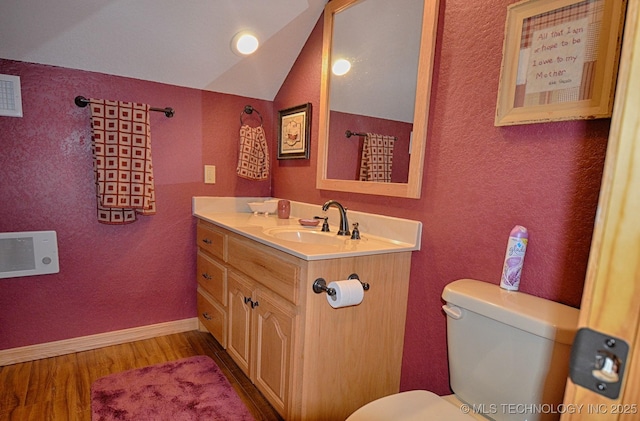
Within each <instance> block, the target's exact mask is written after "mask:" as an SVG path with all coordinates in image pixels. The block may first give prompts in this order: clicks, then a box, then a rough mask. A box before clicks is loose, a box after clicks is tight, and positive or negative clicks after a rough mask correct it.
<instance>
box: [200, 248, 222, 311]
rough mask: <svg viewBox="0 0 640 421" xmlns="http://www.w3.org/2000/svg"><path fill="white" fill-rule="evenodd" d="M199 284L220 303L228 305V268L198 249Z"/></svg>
mask: <svg viewBox="0 0 640 421" xmlns="http://www.w3.org/2000/svg"><path fill="white" fill-rule="evenodd" d="M196 266H197V269H196V270H197V274H198V284H199V285H200V286H201V287H202V288H203V289H204V290H206V291H207V292H208V293H209V294H210V295H211V296H212V297H213V298H215V299H216V300H217V301H218V302H219V303H220V304H222V305H223V306H225V307H226V305H227V268H226V267H224V266H223V265H221V264H220V263H218V262H216V261H215V260H214V259H212V258H211V257H209V256H207V255H206V254H204V253H203V252H202V251H200V250H198V259H197V265H196Z"/></svg>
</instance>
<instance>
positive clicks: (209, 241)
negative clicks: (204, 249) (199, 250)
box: [202, 238, 213, 244]
mask: <svg viewBox="0 0 640 421" xmlns="http://www.w3.org/2000/svg"><path fill="white" fill-rule="evenodd" d="M202 242H203V243H205V244H212V243H213V241H211V240H210V239H208V238H203V239H202Z"/></svg>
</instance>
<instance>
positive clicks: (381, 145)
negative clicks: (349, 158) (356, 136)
mask: <svg viewBox="0 0 640 421" xmlns="http://www.w3.org/2000/svg"><path fill="white" fill-rule="evenodd" d="M394 141H395V138H394V137H393V136H384V135H380V134H375V133H367V135H366V136H365V137H364V145H363V147H362V158H361V161H360V181H379V182H385V183H390V182H391V166H392V164H393V144H394Z"/></svg>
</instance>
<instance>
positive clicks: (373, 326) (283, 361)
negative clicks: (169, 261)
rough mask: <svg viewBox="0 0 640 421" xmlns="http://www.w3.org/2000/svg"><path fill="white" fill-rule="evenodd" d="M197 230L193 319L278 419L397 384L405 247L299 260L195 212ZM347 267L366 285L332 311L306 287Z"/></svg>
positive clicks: (312, 415)
mask: <svg viewBox="0 0 640 421" xmlns="http://www.w3.org/2000/svg"><path fill="white" fill-rule="evenodd" d="M209 232H211V233H213V234H209ZM207 234H209V235H207ZM197 237H198V245H199V250H198V273H199V275H198V276H199V280H198V283H199V287H198V294H199V295H198V313H199V317H200V321H201V327H202V328H204V329H206V330H209V331H210V332H211V333H212V334H213V335H214V337H215V338H216V339H217V340H218V341H219V342H220V343H221V344H223V346H225V347H226V349H227V352H228V353H229V355H230V356H231V357H232V358H233V359H234V361H236V363H237V364H238V365H239V366H240V367H241V368H242V370H243V371H244V372H245V373H247V375H248V376H249V378H250V379H251V381H252V382H253V383H254V384H255V385H256V387H257V388H258V389H259V390H260V391H261V392H262V393H263V394H264V396H265V397H266V398H267V399H268V400H269V401H270V402H271V404H272V405H273V407H274V408H275V409H276V410H277V411H278V412H280V413H281V415H282V416H283V418H285V419H286V420H304V421H313V420H323V421H331V420H341V421H342V420H344V419H345V418H347V417H348V416H349V415H350V414H351V413H352V412H353V411H355V410H356V409H357V408H359V407H361V406H362V405H364V404H366V403H368V402H370V401H372V400H374V399H377V398H379V397H382V396H386V395H389V394H392V393H397V392H398V391H399V387H400V369H401V363H402V348H403V341H404V325H405V313H406V303H407V292H408V282H409V270H410V263H411V252H400V253H389V254H378V255H370V256H359V257H345V258H340V259H327V260H315V261H307V260H304V259H299V258H297V257H295V256H293V255H290V254H288V253H284V252H281V251H279V250H276V249H274V248H272V247H269V246H266V245H263V244H260V243H258V242H256V241H253V240H250V239H248V238H246V237H243V236H241V235H238V234H236V233H233V232H231V231H228V230H225V229H223V228H221V227H218V226H216V225H213V224H210V223H208V222H206V221H203V220H199V221H198V235H197ZM204 240H210V241H204ZM201 243H202V244H201ZM218 256H219V257H218ZM207 265H212V266H207ZM201 268H207V269H206V273H208V274H211V273H214V274H215V275H212V278H221V279H223V282H221V283H220V284H221V285H222V286H219V285H218V284H217V283H211V282H207V281H209V280H208V279H206V278H204V277H202V276H201V273H200V272H201ZM209 268H211V269H209ZM351 273H357V274H358V275H359V276H360V279H361V280H362V281H366V282H368V283H369V284H370V286H371V288H370V289H369V290H368V291H366V292H365V297H364V300H363V302H362V303H361V304H360V305H358V306H352V307H345V308H340V309H334V308H332V307H331V306H330V305H329V304H328V303H327V299H326V295H325V294H324V293H322V294H316V293H314V292H313V291H312V287H311V286H312V284H313V282H314V280H315V279H317V278H320V277H321V278H324V279H325V280H326V281H327V283H328V282H331V281H334V280H340V279H346V278H347V276H349V275H350V274H351ZM221 291H226V300H225V299H224V298H220V292H221ZM207 305H211V306H214V308H215V309H216V310H219V311H220V312H221V314H219V315H216V314H214V315H211V313H215V311H213V310H211V309H210V308H207ZM203 312H204V313H207V312H208V313H209V315H210V316H211V317H212V319H213V320H216V321H217V320H224V324H225V326H224V328H220V327H219V326H218V324H216V323H213V320H207V319H206V318H205V317H203V316H202V313H203ZM212 329H214V330H215V331H214V330H212ZM220 334H222V335H224V338H222V339H221V338H219V337H218V335H220Z"/></svg>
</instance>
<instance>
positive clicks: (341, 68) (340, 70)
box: [331, 58, 351, 76]
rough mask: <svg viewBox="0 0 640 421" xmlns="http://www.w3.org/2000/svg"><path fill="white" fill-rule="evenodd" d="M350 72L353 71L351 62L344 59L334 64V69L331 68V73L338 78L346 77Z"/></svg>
mask: <svg viewBox="0 0 640 421" xmlns="http://www.w3.org/2000/svg"><path fill="white" fill-rule="evenodd" d="M349 70H351V62H350V61H349V60H345V59H343V58H341V59H338V60H336V61H335V62H333V67H331V71H332V72H333V74H334V75H336V76H342V75H346V74H347V73H348V72H349Z"/></svg>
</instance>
